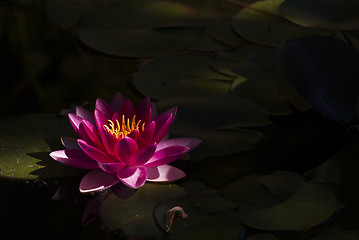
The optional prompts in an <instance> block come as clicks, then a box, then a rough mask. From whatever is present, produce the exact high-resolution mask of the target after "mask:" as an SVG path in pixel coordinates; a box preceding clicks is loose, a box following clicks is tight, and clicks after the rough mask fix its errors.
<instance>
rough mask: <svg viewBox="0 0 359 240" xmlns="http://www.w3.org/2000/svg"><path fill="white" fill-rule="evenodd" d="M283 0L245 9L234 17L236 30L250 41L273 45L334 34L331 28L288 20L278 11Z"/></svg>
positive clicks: (261, 3) (253, 5)
mask: <svg viewBox="0 0 359 240" xmlns="http://www.w3.org/2000/svg"><path fill="white" fill-rule="evenodd" d="M283 1H284V0H266V1H261V2H257V3H254V4H252V5H250V6H251V8H245V9H243V10H242V11H240V12H239V13H238V14H237V15H236V16H234V18H233V22H232V24H233V28H234V30H235V32H236V33H237V34H239V35H240V36H241V37H243V38H244V39H247V40H248V41H251V42H254V43H258V44H263V45H266V46H272V47H278V46H279V45H280V44H281V43H282V42H284V41H287V40H291V39H296V38H299V37H303V36H310V35H332V34H333V32H332V31H329V30H324V29H312V28H305V27H302V26H299V25H295V24H293V23H291V22H290V21H288V20H286V19H285V18H283V17H282V16H281V15H279V13H278V7H279V6H280V4H281V3H282V2H283ZM255 9H258V10H259V11H257V10H255Z"/></svg>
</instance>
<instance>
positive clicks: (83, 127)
mask: <svg viewBox="0 0 359 240" xmlns="http://www.w3.org/2000/svg"><path fill="white" fill-rule="evenodd" d="M79 132H80V133H81V134H80V137H81V139H83V140H85V141H86V142H87V143H89V144H91V145H93V146H95V147H97V148H99V149H101V150H104V147H103V145H102V142H101V140H100V139H99V134H98V131H97V129H96V128H95V127H94V126H93V125H92V124H91V123H90V122H89V121H87V120H85V119H84V120H83V121H82V122H81V123H80V126H79Z"/></svg>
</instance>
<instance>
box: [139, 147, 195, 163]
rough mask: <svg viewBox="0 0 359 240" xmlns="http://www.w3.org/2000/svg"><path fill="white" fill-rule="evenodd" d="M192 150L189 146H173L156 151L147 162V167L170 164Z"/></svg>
mask: <svg viewBox="0 0 359 240" xmlns="http://www.w3.org/2000/svg"><path fill="white" fill-rule="evenodd" d="M189 150H190V148H189V147H184V146H171V147H167V148H163V149H161V150H159V151H156V152H155V153H154V154H153V156H152V158H151V159H150V160H149V161H148V162H147V163H145V164H143V165H144V166H146V167H157V166H160V165H165V164H168V163H170V162H172V161H174V160H176V159H177V158H179V157H180V156H182V155H183V154H185V153H187V152H188V151H189Z"/></svg>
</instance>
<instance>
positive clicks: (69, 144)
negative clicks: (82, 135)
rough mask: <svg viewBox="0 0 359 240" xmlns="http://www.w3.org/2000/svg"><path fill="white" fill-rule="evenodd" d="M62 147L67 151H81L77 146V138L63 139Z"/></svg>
mask: <svg viewBox="0 0 359 240" xmlns="http://www.w3.org/2000/svg"><path fill="white" fill-rule="evenodd" d="M61 142H62V145H64V147H65V148H67V149H77V150H81V148H80V146H79V145H78V144H77V139H76V138H71V137H61Z"/></svg>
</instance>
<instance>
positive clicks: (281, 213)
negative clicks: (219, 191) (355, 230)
mask: <svg viewBox="0 0 359 240" xmlns="http://www.w3.org/2000/svg"><path fill="white" fill-rule="evenodd" d="M224 197H226V198H228V199H229V200H232V201H233V202H234V203H236V204H237V206H238V208H239V211H240V213H241V222H242V223H243V224H245V225H247V226H250V227H253V228H257V229H261V230H269V231H291V230H298V231H300V230H307V229H309V228H311V227H313V226H315V225H317V224H319V223H321V222H323V221H324V220H326V219H327V218H329V217H330V216H331V215H332V214H333V213H334V211H335V208H336V204H337V200H336V198H335V196H334V194H333V192H332V190H331V189H329V188H328V187H327V186H325V185H322V184H317V183H309V182H307V181H305V179H304V178H303V177H301V176H300V175H298V174H295V173H290V172H276V173H273V174H272V175H267V176H262V177H246V178H244V179H241V180H239V181H237V182H235V183H233V184H232V185H230V186H228V187H227V188H226V189H225V190H224Z"/></svg>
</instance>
